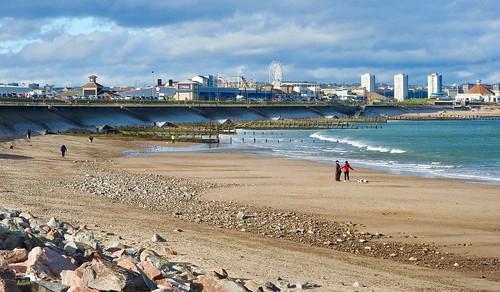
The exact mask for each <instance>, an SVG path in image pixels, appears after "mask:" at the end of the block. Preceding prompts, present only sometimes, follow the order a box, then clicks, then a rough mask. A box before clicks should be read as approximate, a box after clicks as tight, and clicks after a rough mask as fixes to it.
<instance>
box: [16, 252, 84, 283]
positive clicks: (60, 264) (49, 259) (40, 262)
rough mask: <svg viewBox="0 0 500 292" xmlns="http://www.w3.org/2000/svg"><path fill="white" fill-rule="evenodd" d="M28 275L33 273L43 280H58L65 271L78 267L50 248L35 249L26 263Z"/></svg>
mask: <svg viewBox="0 0 500 292" xmlns="http://www.w3.org/2000/svg"><path fill="white" fill-rule="evenodd" d="M24 265H26V268H27V273H33V274H35V275H37V276H38V277H39V278H41V279H49V280H57V279H59V275H60V273H61V272H62V271H63V270H74V269H76V266H75V265H74V264H73V263H72V262H71V261H70V260H69V259H68V258H66V257H64V256H62V255H60V254H58V253H57V252H55V251H54V250H52V249H50V248H48V247H44V248H42V247H35V248H33V249H32V250H31V251H30V253H29V254H28V260H27V261H26V262H25V263H24Z"/></svg>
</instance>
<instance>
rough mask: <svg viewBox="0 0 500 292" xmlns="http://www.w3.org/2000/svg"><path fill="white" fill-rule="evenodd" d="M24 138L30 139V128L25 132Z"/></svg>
mask: <svg viewBox="0 0 500 292" xmlns="http://www.w3.org/2000/svg"><path fill="white" fill-rule="evenodd" d="M26 138H28V140H29V139H31V130H30V129H28V132H27V133H26Z"/></svg>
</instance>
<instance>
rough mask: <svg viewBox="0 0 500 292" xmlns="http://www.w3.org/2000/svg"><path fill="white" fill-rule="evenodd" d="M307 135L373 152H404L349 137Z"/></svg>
mask: <svg viewBox="0 0 500 292" xmlns="http://www.w3.org/2000/svg"><path fill="white" fill-rule="evenodd" d="M309 137H311V138H314V139H318V140H321V141H330V142H337V143H341V144H347V145H351V146H353V147H356V148H359V149H366V150H368V151H374V152H381V153H391V154H402V153H406V151H405V150H402V149H398V148H388V147H383V146H373V145H368V144H365V143H363V142H361V141H356V140H350V139H347V138H336V137H329V136H324V135H321V134H320V133H314V134H311V135H310V136H309Z"/></svg>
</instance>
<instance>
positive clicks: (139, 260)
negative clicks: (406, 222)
mask: <svg viewBox="0 0 500 292" xmlns="http://www.w3.org/2000/svg"><path fill="white" fill-rule="evenodd" d="M0 219H1V222H0V291H8V292H19V291H33V292H42V291H43V292H56V291H57V292H64V291H70V292H71V291H72V292H77V291H78V292H93V291H129V292H135V291H156V292H163V291H165V292H167V291H209V292H210V291H213V292H215V291H217V292H225V291H227V292H229V291H231V292H232V291H235V292H244V291H264V290H265V291H281V290H286V289H292V290H293V289H295V290H296V289H301V290H302V289H312V288H316V287H317V285H314V284H311V283H307V282H301V283H290V282H288V281H286V280H284V279H281V278H280V279H277V280H276V281H275V283H272V282H262V283H261V282H256V281H252V280H248V279H244V280H243V279H239V278H232V277H230V275H229V274H228V272H227V271H226V270H225V269H223V268H221V267H215V268H214V269H212V270H211V271H208V272H206V271H202V270H200V269H199V268H198V267H197V266H196V265H192V264H190V263H186V262H176V261H175V257H176V255H177V252H176V251H175V250H174V249H172V247H170V246H169V245H168V244H167V242H166V240H165V239H164V238H163V237H162V236H161V235H158V234H153V236H152V238H151V239H150V241H149V242H148V244H147V245H146V246H147V248H144V247H140V248H139V247H133V246H129V245H127V244H126V243H125V242H124V241H123V240H120V238H121V237H120V236H117V237H116V238H118V239H113V240H109V238H108V240H104V239H103V238H101V236H100V235H99V233H98V232H97V233H94V231H93V230H91V229H90V227H87V226H86V225H82V226H78V227H75V226H73V225H72V224H71V223H68V222H61V221H59V220H57V219H56V218H50V220H48V221H47V222H45V221H43V220H39V219H38V218H36V217H35V216H34V215H33V214H31V213H30V212H20V211H17V210H7V209H4V208H0ZM101 231H102V230H101ZM176 231H177V232H182V230H180V229H178V230H176ZM107 234H108V235H109V234H112V233H110V232H107ZM112 235H114V234H112ZM355 284H356V283H355ZM358 285H359V283H358Z"/></svg>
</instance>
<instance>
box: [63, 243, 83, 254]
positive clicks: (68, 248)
mask: <svg viewBox="0 0 500 292" xmlns="http://www.w3.org/2000/svg"><path fill="white" fill-rule="evenodd" d="M64 251H65V252H66V253H67V254H69V255H75V254H77V253H78V252H81V250H80V249H79V248H78V245H77V244H76V243H75V242H74V241H70V242H68V243H66V245H64Z"/></svg>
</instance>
